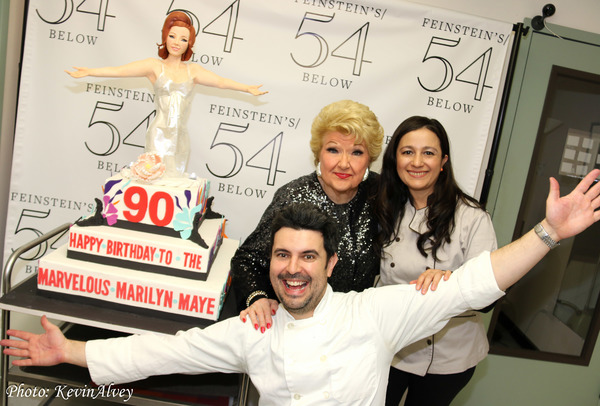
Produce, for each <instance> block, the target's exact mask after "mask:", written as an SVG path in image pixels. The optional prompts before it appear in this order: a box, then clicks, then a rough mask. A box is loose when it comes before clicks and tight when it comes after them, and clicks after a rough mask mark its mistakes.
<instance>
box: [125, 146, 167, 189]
mask: <svg viewBox="0 0 600 406" xmlns="http://www.w3.org/2000/svg"><path fill="white" fill-rule="evenodd" d="M165 170H166V166H165V164H164V162H163V160H162V158H161V157H160V155H158V154H156V153H154V152H145V153H143V154H142V155H140V156H139V157H138V159H137V161H135V162H134V163H132V164H131V167H130V168H129V170H128V171H126V172H129V173H123V175H124V176H128V177H131V178H134V179H137V180H141V181H144V182H152V181H153V180H156V179H159V178H160V177H162V176H163V174H164V173H165Z"/></svg>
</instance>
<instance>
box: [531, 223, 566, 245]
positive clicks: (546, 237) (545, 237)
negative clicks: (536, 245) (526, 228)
mask: <svg viewBox="0 0 600 406" xmlns="http://www.w3.org/2000/svg"><path fill="white" fill-rule="evenodd" d="M533 230H534V231H535V233H536V234H537V235H538V237H540V238H541V239H542V241H543V242H544V244H546V245H547V246H548V248H550V249H553V248H556V247H558V246H559V245H560V242H556V241H554V240H553V239H552V237H550V235H549V234H548V233H547V232H546V230H544V227H543V226H542V223H537V224H536V225H535V227H534V228H533Z"/></svg>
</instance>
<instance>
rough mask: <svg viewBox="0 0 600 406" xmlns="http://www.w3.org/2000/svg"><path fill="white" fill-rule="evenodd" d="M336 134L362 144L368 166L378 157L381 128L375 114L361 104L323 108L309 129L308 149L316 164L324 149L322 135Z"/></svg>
mask: <svg viewBox="0 0 600 406" xmlns="http://www.w3.org/2000/svg"><path fill="white" fill-rule="evenodd" d="M332 131H337V132H339V133H341V134H344V135H354V136H355V137H356V139H355V140H354V143H355V144H361V143H362V142H363V141H364V142H365V144H366V146H367V151H368V153H369V164H371V163H372V162H373V161H375V160H376V159H377V158H378V157H379V154H380V153H381V145H382V144H383V128H382V127H381V124H379V121H378V120H377V117H376V116H375V113H373V112H372V111H371V109H369V108H368V107H367V106H365V105H364V104H360V103H358V102H355V101H352V100H340V101H337V102H333V103H331V104H328V105H327V106H325V107H323V108H322V109H321V111H320V112H319V114H318V115H317V116H316V117H315V119H314V120H313V123H312V127H311V130H310V132H311V138H310V149H311V150H312V152H313V155H314V157H315V165H317V164H318V163H319V154H320V153H321V149H322V148H323V138H324V137H325V134H327V133H329V132H332Z"/></svg>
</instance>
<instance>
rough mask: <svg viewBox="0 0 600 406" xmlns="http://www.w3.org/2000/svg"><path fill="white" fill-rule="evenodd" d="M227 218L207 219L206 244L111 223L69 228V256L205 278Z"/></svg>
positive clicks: (204, 227)
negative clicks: (108, 224) (111, 224)
mask: <svg viewBox="0 0 600 406" xmlns="http://www.w3.org/2000/svg"><path fill="white" fill-rule="evenodd" d="M224 221H225V220H223V219H205V220H204V221H203V222H202V225H201V226H200V231H199V234H200V236H201V237H202V239H203V240H204V242H206V244H207V245H208V248H203V247H201V246H200V245H198V244H196V243H195V242H192V241H190V240H182V239H181V238H179V237H168V236H164V235H157V234H149V233H143V232H140V231H134V230H127V229H123V228H118V227H109V226H89V227H80V226H77V225H74V226H72V227H71V229H70V231H69V242H68V254H67V256H68V257H69V258H74V259H80V260H83V261H92V262H97V263H102V264H105V265H114V266H119V267H123V268H129V269H136V270H140V271H145V272H153V273H163V274H168V275H172V276H179V277H184V278H190V279H198V280H205V279H206V277H207V275H208V273H209V270H210V269H211V263H212V258H213V257H214V254H215V252H216V249H217V248H218V244H219V243H220V241H221V239H222V237H221V236H222V232H223V225H224V224H223V223H224Z"/></svg>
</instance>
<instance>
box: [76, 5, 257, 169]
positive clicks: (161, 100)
mask: <svg viewBox="0 0 600 406" xmlns="http://www.w3.org/2000/svg"><path fill="white" fill-rule="evenodd" d="M195 40H196V31H195V29H194V27H193V26H192V22H191V20H190V18H189V17H188V15H187V14H185V13H184V12H181V11H173V12H172V13H170V14H169V15H168V16H167V18H166V19H165V22H164V24H163V28H162V43H160V44H157V45H158V56H159V57H160V58H161V59H157V58H147V59H143V60H140V61H135V62H131V63H128V64H126V65H122V66H114V67H112V66H109V67H103V68H84V67H74V69H75V70H74V71H65V72H67V73H68V74H69V75H71V76H72V77H74V78H82V77H86V76H97V77H146V78H148V80H150V82H151V83H152V84H153V86H154V91H155V96H156V117H155V118H154V120H153V121H152V123H151V124H150V126H149V128H148V132H147V133H146V146H145V151H146V153H151V154H157V155H158V156H160V158H161V159H162V161H163V162H164V164H165V167H166V174H167V175H168V176H182V175H183V174H184V173H185V169H186V166H187V161H188V157H189V153H190V140H189V135H188V132H187V128H186V125H185V123H186V120H187V116H188V115H189V110H190V108H189V107H190V104H191V95H192V90H193V88H194V85H196V84H198V85H204V86H211V87H217V88H220V89H231V90H238V91H241V92H247V93H250V94H252V95H254V96H259V95H262V94H265V93H267V92H264V91H262V90H260V87H261V86H262V85H246V84H243V83H239V82H236V81H234V80H231V79H227V78H223V77H221V76H219V75H217V74H215V73H213V72H211V71H209V70H207V69H205V68H204V67H202V66H200V65H199V64H197V63H186V61H188V60H189V59H190V58H191V57H192V53H193V50H192V47H193V45H194V42H195Z"/></svg>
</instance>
